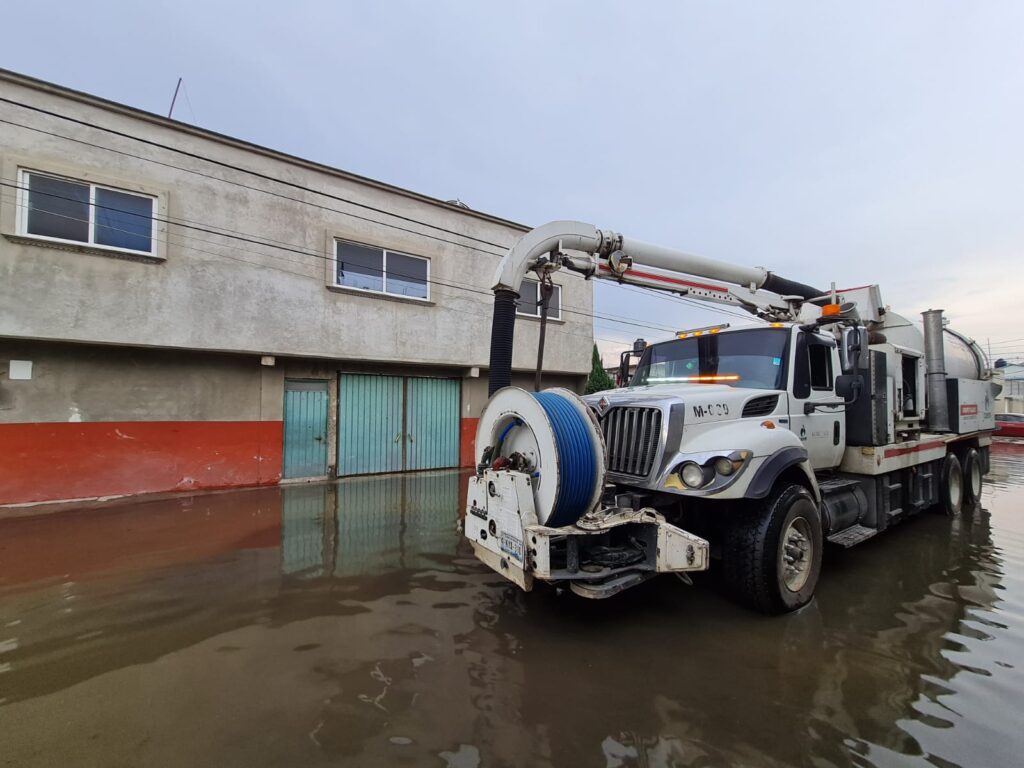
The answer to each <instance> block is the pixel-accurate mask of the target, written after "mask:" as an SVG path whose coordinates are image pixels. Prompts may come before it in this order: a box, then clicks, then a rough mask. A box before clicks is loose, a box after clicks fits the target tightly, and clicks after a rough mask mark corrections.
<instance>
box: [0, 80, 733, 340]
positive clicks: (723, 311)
mask: <svg viewBox="0 0 1024 768" xmlns="http://www.w3.org/2000/svg"><path fill="white" fill-rule="evenodd" d="M0 101H3V102H7V103H10V104H14V105H17V106H20V107H23V108H25V109H29V110H34V111H37V112H40V113H43V114H47V115H51V116H53V117H57V118H59V119H64V120H67V121H69V122H73V123H77V124H80V125H84V126H87V127H90V128H95V129H97V130H101V131H106V132H108V133H111V134H113V135H116V136H121V137H124V138H128V139H133V140H135V141H139V142H141V143H144V144H149V145H152V146H156V147H160V148H162V149H165V150H167V151H170V152H177V153H179V154H182V155H184V156H186V157H192V158H195V159H200V160H204V161H206V162H209V163H211V164H214V165H219V166H222V167H225V168H228V169H231V170H235V171H238V172H241V173H247V174H249V175H252V176H256V177H257V178H262V179H265V180H268V181H272V182H276V183H279V184H283V185H285V186H290V187H295V188H297V189H301V190H303V191H307V192H313V193H315V194H319V195H323V196H325V197H328V198H331V199H334V200H338V201H340V202H344V203H347V204H349V205H354V206H357V207H361V208H366V209H368V210H372V211H376V212H378V213H381V214H384V215H387V216H392V217H395V218H398V219H400V220H403V221H408V222H412V223H416V224H419V225H421V226H424V227H428V228H431V229H437V230H439V231H442V232H446V233H448V234H453V235H455V236H457V237H463V238H466V239H468V240H474V241H477V242H481V243H484V244H487V245H493V246H495V247H498V248H502V249H507V248H508V246H504V245H500V244H498V243H493V242H491V241H488V240H483V239H481V238H476V237H473V236H471V235H465V234H462V233H459V232H455V231H454V230H450V229H446V228H444V227H439V226H437V225H433V224H429V223H427V222H422V221H419V220H417V219H413V218H411V217H407V216H402V215H400V214H396V213H393V212H391V211H385V210H383V209H380V208H376V207H374V206H370V205H367V204H364V203H358V202H355V201H352V200H349V199H347V198H344V197H341V196H339V195H334V194H331V193H328V192H323V191H320V190H315V189H308V188H306V187H303V186H302V185H300V184H297V183H295V182H288V181H284V180H281V179H276V178H275V177H273V176H270V175H268V174H262V173H260V172H258V171H252V170H249V169H246V168H242V167H240V166H235V165H233V164H230V163H225V162H223V161H219V160H215V159H213V158H208V157H206V156H204V155H200V154H198V153H193V152H188V151H187V150H182V149H178V148H176V147H171V146H169V145H166V144H162V143H160V142H155V141H152V140H150V139H143V138H140V137H137V136H132V135H131V134H127V133H124V132H122V131H117V130H115V129H112V128H107V127H104V126H100V125H96V124H94V123H90V122H88V121H85V120H79V119H77V118H72V117H68V116H66V115H61V114H60V113H57V112H52V111H50V110H45V109H42V108H41V107H35V106H32V105H27V104H23V103H21V102H18V101H14V100H12V99H7V98H3V97H0ZM0 122H3V123H7V124H8V125H13V126H16V127H19V128H24V129H26V130H30V131H37V132H39V133H42V134H45V135H48V136H52V137H54V138H60V139H64V140H66V141H71V142H76V143H80V144H83V145H85V146H90V147H94V148H96V149H101V150H105V151H108V152H113V153H116V154H120V155H124V156H127V157H131V158H134V159H137V160H143V161H146V162H151V163H155V164H157V165H161V166H164V167H169V168H172V169H175V170H178V171H182V172H185V173H192V174H196V175H199V176H202V177H204V178H208V179H212V180H214V181H219V182H222V183H227V184H233V185H235V186H239V187H241V188H243V189H248V190H251V191H256V192H262V193H264V194H268V195H272V196H275V197H279V198H281V199H285V200H289V201H291V202H296V203H299V204H302V205H310V206H312V207H315V208H319V209H322V210H326V211H330V212H333V213H338V214H341V215H344V216H350V217H352V218H356V219H359V220H363V221H368V222H370V223H374V224H379V225H381V226H386V227H391V228H393V229H397V230H399V231H403V232H407V233H410V234H414V235H418V236H421V237H428V238H430V239H433V240H437V241H439V242H444V243H448V244H450V245H457V246H460V247H464V248H470V249H472V250H475V251H477V252H479V253H484V254H486V255H489V256H498V257H500V256H502V255H503V254H496V253H493V252H490V251H484V250H482V249H479V248H475V247H474V246H470V245H466V244H465V243H457V242H453V241H451V240H447V239H445V238H438V237H436V236H431V235H426V234H425V233H422V232H415V231H413V230H409V229H407V228H404V227H399V226H397V225H394V224H391V223H389V222H382V221H377V220H375V219H368V218H365V217H361V216H358V215H356V214H353V213H350V212H348V211H339V210H337V209H334V208H330V207H327V206H321V205H317V204H316V203H311V202H309V201H307V200H300V199H297V198H294V197H290V196H288V195H281V194H279V193H276V192H272V191H270V190H265V189H260V188H259V187H252V186H250V185H247V184H242V183H240V182H236V181H232V180H230V179H221V178H219V177H216V176H211V175H209V174H204V173H202V172H200V171H195V170H193V169H190V168H183V167H181V166H177V165H174V164H173V163H164V162H161V161H159V160H155V159H153V158H150V157H145V156H142V155H136V154H133V153H130V152H125V151H123V150H118V149H114V148H112V147H107V146H103V145H100V144H95V143H93V142H88V141H85V140H83V139H77V138H74V137H71V136H65V135H63V134H59V133H54V132H52V131H46V130H44V129H41V128H36V127H34V126H29V125H24V124H21V123H17V122H14V121H11V120H5V119H2V118H0ZM218 234H220V233H218ZM310 255H312V254H310ZM623 287H625V288H627V289H630V288H629V287H628V286H623ZM630 290H636V289H635V288H633V289H630ZM643 295H645V296H649V295H655V296H658V297H659V298H663V299H666V300H678V301H680V302H686V303H688V304H689V305H691V306H694V307H697V308H700V309H703V310H707V311H711V312H718V313H720V314H725V315H732V316H734V317H738V318H741V319H744V320H750V319H751V317H750V316H748V315H741V314H739V313H737V312H731V311H729V310H727V309H724V308H720V307H714V306H707V305H704V304H699V303H697V302H695V301H694V300H693V299H687V298H686V297H684V296H679V297H676V296H667V295H662V294H656V293H655V294H648V293H646V292H645V293H644V294H643Z"/></svg>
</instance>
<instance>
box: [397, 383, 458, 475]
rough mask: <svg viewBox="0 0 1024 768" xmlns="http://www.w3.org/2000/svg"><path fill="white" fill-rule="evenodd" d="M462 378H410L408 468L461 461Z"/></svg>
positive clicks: (444, 464)
mask: <svg viewBox="0 0 1024 768" xmlns="http://www.w3.org/2000/svg"><path fill="white" fill-rule="evenodd" d="M459 383H460V382H459V381H458V380H457V379H412V378H410V379H406V395H407V397H408V406H407V408H406V414H405V432H406V436H407V437H406V439H407V444H406V448H405V468H406V469H441V468H444V467H454V466H457V465H458V463H459Z"/></svg>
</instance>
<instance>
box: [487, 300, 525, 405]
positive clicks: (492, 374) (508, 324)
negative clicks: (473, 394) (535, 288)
mask: <svg viewBox="0 0 1024 768" xmlns="http://www.w3.org/2000/svg"><path fill="white" fill-rule="evenodd" d="M518 298H519V294H517V293H516V292H515V291H509V290H507V289H504V288H499V289H498V290H496V291H495V292H494V318H493V319H492V320H491V367H490V369H489V371H488V377H487V396H488V397H490V396H491V395H493V394H494V393H495V392H497V391H498V390H499V389H501V388H502V387H508V386H511V384H512V339H513V337H514V335H515V330H516V299H518Z"/></svg>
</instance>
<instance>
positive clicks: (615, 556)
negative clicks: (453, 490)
mask: <svg viewBox="0 0 1024 768" xmlns="http://www.w3.org/2000/svg"><path fill="white" fill-rule="evenodd" d="M465 534H466V537H467V538H468V539H469V540H470V541H471V542H472V544H473V550H474V552H475V554H476V556H477V557H478V558H479V559H480V560H481V561H483V562H484V563H485V564H487V565H488V566H489V567H491V568H492V569H493V570H494V571H496V572H497V573H499V574H501V575H502V576H504V577H505V578H507V579H509V580H510V581H512V582H514V583H515V584H517V585H518V586H519V587H520V588H522V589H523V590H526V591H529V590H531V589H532V588H533V582H534V580H535V579H540V580H541V581H547V582H552V583H567V584H568V585H569V586H570V587H571V588H572V590H573V591H574V592H576V593H577V594H580V595H582V596H584V597H590V598H602V597H610V596H611V595H613V594H616V593H618V592H621V591H622V590H624V589H627V588H628V587H631V586H634V585H635V584H638V583H640V582H642V581H646V580H647V579H649V578H651V577H652V576H655V575H657V574H659V573H686V572H689V571H703V570H707V568H708V564H709V559H710V558H709V554H710V553H709V546H708V542H707V541H705V540H704V539H702V538H700V537H699V536H695V535H694V534H692V533H689V532H687V531H684V530H682V529H681V528H678V527H676V526H674V525H672V524H671V523H669V522H667V521H666V520H665V518H664V517H663V516H662V515H661V514H660V513H658V512H656V511H655V510H653V509H646V508H645V509H639V510H634V509H623V508H618V507H609V508H600V509H597V510H594V511H592V512H590V513H588V514H586V515H584V516H583V517H582V518H580V520H578V521H577V522H576V524H575V525H568V526H562V527H559V528H549V527H548V526H545V525H540V524H539V523H537V521H536V515H535V514H534V513H533V506H532V493H531V492H530V485H529V477H528V476H527V475H525V474H523V473H519V472H508V471H497V472H496V471H493V470H487V471H485V472H484V473H483V475H482V476H481V477H474V478H471V479H470V485H469V494H468V499H467V513H466V523H465Z"/></svg>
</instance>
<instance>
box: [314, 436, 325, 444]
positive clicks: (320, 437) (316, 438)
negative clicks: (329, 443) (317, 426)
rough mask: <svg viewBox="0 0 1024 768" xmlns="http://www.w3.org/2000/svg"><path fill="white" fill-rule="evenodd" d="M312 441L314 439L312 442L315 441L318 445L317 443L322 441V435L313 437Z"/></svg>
mask: <svg viewBox="0 0 1024 768" xmlns="http://www.w3.org/2000/svg"><path fill="white" fill-rule="evenodd" d="M313 439H314V440H316V441H317V442H318V443H319V442H320V441H321V440H323V439H324V436H323V435H317V436H316V437H314V438H313Z"/></svg>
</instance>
